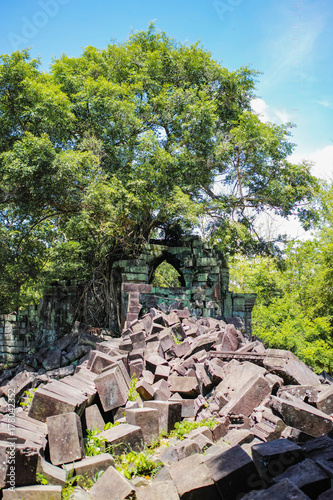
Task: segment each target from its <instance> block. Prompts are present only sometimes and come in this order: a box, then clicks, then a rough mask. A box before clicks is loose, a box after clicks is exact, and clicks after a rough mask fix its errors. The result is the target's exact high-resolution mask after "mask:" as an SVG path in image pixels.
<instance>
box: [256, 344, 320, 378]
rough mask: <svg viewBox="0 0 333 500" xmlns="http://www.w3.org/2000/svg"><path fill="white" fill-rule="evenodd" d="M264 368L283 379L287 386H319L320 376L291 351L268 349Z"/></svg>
mask: <svg viewBox="0 0 333 500" xmlns="http://www.w3.org/2000/svg"><path fill="white" fill-rule="evenodd" d="M264 366H265V368H267V370H268V371H269V372H272V373H275V374H276V375H279V377H282V378H283V380H284V382H285V384H287V385H288V384H300V385H314V386H316V385H319V378H318V375H316V374H315V373H313V371H311V370H310V368H309V367H308V366H306V365H305V364H304V363H303V362H302V361H301V360H300V359H298V358H297V357H296V356H295V355H294V354H292V353H291V352H290V351H284V350H282V349H267V356H266V358H265V359H264Z"/></svg>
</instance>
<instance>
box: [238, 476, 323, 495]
mask: <svg viewBox="0 0 333 500" xmlns="http://www.w3.org/2000/svg"><path fill="white" fill-rule="evenodd" d="M273 499H274V500H309V497H308V496H307V495H305V494H304V493H303V492H302V491H301V490H300V489H299V488H297V486H295V485H294V483H292V482H291V481H289V479H283V480H282V481H280V482H279V483H278V484H274V485H273V486H271V487H270V488H268V489H267V490H263V491H251V493H248V494H247V495H245V496H244V497H242V500H273ZM318 500H319V499H318Z"/></svg>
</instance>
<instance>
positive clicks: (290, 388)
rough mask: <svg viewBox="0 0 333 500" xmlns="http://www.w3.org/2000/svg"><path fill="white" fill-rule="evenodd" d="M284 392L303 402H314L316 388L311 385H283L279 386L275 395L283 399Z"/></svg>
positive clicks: (316, 393)
mask: <svg viewBox="0 0 333 500" xmlns="http://www.w3.org/2000/svg"><path fill="white" fill-rule="evenodd" d="M286 394H291V395H292V396H295V397H296V398H298V399H300V400H302V401H304V402H305V403H316V401H317V398H318V389H317V388H316V387H313V386H311V385H285V386H282V387H280V389H279V390H278V392H277V396H278V397H279V398H282V399H284V397H285V395H286ZM319 410H321V408H319ZM322 411H323V410H322ZM325 413H326V412H325Z"/></svg>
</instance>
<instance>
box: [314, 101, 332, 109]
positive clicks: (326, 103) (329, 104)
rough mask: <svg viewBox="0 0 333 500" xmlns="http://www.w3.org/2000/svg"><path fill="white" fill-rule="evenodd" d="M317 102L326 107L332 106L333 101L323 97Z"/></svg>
mask: <svg viewBox="0 0 333 500" xmlns="http://www.w3.org/2000/svg"><path fill="white" fill-rule="evenodd" d="M315 102H316V103H317V104H320V106H324V108H331V107H332V103H331V102H330V101H329V100H328V99H321V100H319V101H315Z"/></svg>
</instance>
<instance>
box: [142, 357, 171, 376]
mask: <svg viewBox="0 0 333 500" xmlns="http://www.w3.org/2000/svg"><path fill="white" fill-rule="evenodd" d="M163 365H165V366H168V362H167V361H166V360H165V359H164V358H162V357H161V356H158V355H157V354H150V355H148V356H147V357H146V369H147V370H149V371H151V372H152V373H154V374H155V372H156V368H157V367H158V366H163Z"/></svg>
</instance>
